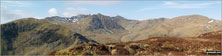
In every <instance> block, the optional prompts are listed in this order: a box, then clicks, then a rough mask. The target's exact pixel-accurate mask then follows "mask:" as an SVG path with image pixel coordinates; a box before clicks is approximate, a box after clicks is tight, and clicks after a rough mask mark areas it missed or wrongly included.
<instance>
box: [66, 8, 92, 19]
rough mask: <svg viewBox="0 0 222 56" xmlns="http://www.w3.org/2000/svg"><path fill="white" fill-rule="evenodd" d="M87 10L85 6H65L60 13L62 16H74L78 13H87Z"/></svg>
mask: <svg viewBox="0 0 222 56" xmlns="http://www.w3.org/2000/svg"><path fill="white" fill-rule="evenodd" d="M89 12H90V11H89V10H88V9H86V8H71V7H70V8H66V9H65V11H64V12H63V13H62V16H64V17H71V16H76V15H78V14H89Z"/></svg>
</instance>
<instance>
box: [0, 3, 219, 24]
mask: <svg viewBox="0 0 222 56" xmlns="http://www.w3.org/2000/svg"><path fill="white" fill-rule="evenodd" d="M221 5H222V4H221V1H123V0H119V1H116V0H115V1H114V0H113V1H112V0H111V1H110V0H109V1H1V23H6V22H10V21H13V20H16V19H21V18H27V17H34V18H38V19H42V18H45V17H50V16H62V17H71V16H76V15H78V14H97V13H101V14H104V15H107V16H116V15H120V16H122V17H125V18H127V19H133V20H146V19H155V18H161V17H164V18H173V17H178V16H183V15H193V14H199V15H203V16H207V17H209V18H213V19H217V20H220V19H221V10H222V9H221V7H222V6H221Z"/></svg>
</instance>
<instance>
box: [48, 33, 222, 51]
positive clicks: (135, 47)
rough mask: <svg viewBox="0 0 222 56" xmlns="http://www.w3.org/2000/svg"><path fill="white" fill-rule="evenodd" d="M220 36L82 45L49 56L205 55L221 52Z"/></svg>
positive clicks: (157, 38) (218, 34)
mask: <svg viewBox="0 0 222 56" xmlns="http://www.w3.org/2000/svg"><path fill="white" fill-rule="evenodd" d="M221 34H222V31H217V32H210V33H205V34H202V35H200V36H199V37H185V38H175V37H153V38H149V39H146V40H139V41H130V42H120V43H107V44H84V45H79V46H75V47H73V48H68V49H65V50H58V51H54V52H52V53H51V54H50V55H206V53H205V51H206V50H208V51H220V50H222V49H221V40H220V37H221Z"/></svg>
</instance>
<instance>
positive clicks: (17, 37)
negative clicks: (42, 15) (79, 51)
mask: <svg viewBox="0 0 222 56" xmlns="http://www.w3.org/2000/svg"><path fill="white" fill-rule="evenodd" d="M90 42H91V43H97V42H96V41H93V40H89V39H87V38H85V37H84V36H82V35H81V34H78V33H74V32H72V31H70V30H67V28H65V27H62V26H59V25H55V24H51V23H49V22H47V21H44V20H38V19H34V18H25V19H20V20H16V21H12V22H9V23H6V24H2V25H1V51H2V52H1V54H2V55H30V54H34V55H37V54H41V55H44V54H48V52H51V51H54V50H58V49H63V48H67V47H69V46H73V45H78V44H83V43H90Z"/></svg>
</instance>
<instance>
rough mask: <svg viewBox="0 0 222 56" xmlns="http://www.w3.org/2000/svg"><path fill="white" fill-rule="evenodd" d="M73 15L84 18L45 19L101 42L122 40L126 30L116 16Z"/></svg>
mask: <svg viewBox="0 0 222 56" xmlns="http://www.w3.org/2000/svg"><path fill="white" fill-rule="evenodd" d="M73 17H82V18H81V19H79V20H77V21H76V22H67V21H63V20H54V19H57V18H53V17H47V18H46V19H44V20H46V21H49V22H51V23H53V24H57V25H61V26H64V27H66V28H69V29H70V30H72V31H73V32H78V33H80V34H83V35H84V36H87V38H89V39H93V40H96V41H98V42H100V43H106V42H120V38H121V36H122V35H123V34H124V33H125V32H126V30H125V28H124V27H123V26H121V24H119V23H118V22H117V21H116V19H117V18H116V17H109V16H105V15H102V14H94V15H84V17H83V15H82V16H80V15H77V16H73ZM49 19H52V20H49ZM60 19H61V18H60ZM62 19H63V18H62ZM67 20H72V19H67ZM120 33H123V34H120ZM102 39H108V40H106V41H104V40H102Z"/></svg>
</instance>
